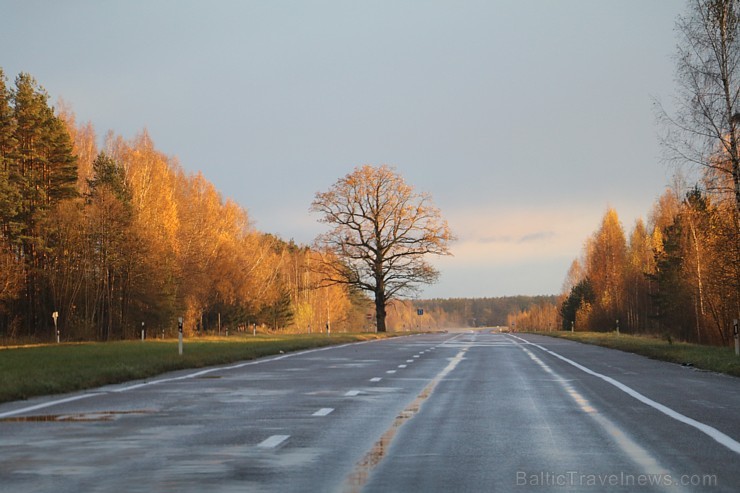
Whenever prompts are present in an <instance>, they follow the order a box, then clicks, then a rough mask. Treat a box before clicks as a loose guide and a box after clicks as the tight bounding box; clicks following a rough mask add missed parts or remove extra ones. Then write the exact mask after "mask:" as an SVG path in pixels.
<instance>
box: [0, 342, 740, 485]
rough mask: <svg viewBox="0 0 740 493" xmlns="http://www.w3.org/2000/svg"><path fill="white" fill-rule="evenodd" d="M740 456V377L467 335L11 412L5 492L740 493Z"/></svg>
mask: <svg viewBox="0 0 740 493" xmlns="http://www.w3.org/2000/svg"><path fill="white" fill-rule="evenodd" d="M738 442H740V379H737V378H733V377H727V376H722V375H717V374H713V373H709V372H702V371H697V370H694V369H690V368H684V367H681V366H680V365H674V364H668V363H661V362H656V361H651V360H648V359H646V358H642V357H639V356H635V355H631V354H627V353H622V352H618V351H612V350H608V349H603V348H598V347H593V346H587V345H582V344H578V343H574V342H570V341H564V340H558V339H550V338H547V337H542V336H534V335H519V334H494V333H490V332H489V331H485V332H469V331H465V332H459V333H446V334H428V335H416V336H411V337H403V338H396V339H389V340H383V341H373V342H366V343H359V344H350V345H344V346H339V347H332V348H323V349H319V350H311V351H303V352H298V353H290V354H285V355H280V356H277V357H272V358H264V359H261V360H256V361H251V362H245V363H241V364H235V365H228V366H223V367H218V368H209V369H206V370H193V371H185V372H177V373H172V374H167V375H163V376H161V377H158V378H155V379H151V380H147V381H139V382H132V383H129V384H124V385H118V386H108V387H104V388H100V389H96V390H91V391H88V392H84V393H78V394H70V395H64V396H54V397H47V398H39V399H32V400H29V401H23V402H13V403H7V404H4V405H0V491H2V492H6V491H7V492H27V491H28V492H30V491H33V492H47V491H48V492H55V493H63V492H113V491H116V492H127V491H134V492H144V491H146V492H158V491H166V492H203V491H208V492H232V491H233V492H252V491H255V492H262V491H269V492H273V491H274V492H284V491H296V492H298V491H300V492H324V491H328V492H331V491H339V492H343V491H346V492H353V491H368V492H384V493H385V492H393V491H403V492H406V491H409V492H411V491H423V492H437V491H438V492H456V491H466V492H477V491H481V492H487V491H504V492H505V491H514V492H516V491H522V492H524V491H543V492H547V491H733V492H734V491H740V443H738Z"/></svg>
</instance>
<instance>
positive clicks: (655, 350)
mask: <svg viewBox="0 0 740 493" xmlns="http://www.w3.org/2000/svg"><path fill="white" fill-rule="evenodd" d="M539 334H541V335H546V336H551V337H559V338H562V339H569V340H571V341H578V342H583V343H586V344H594V345H597V346H603V347H608V348H611V349H618V350H620V351H626V352H630V353H635V354H640V355H642V356H647V357H648V358H651V359H655V360H660V361H668V362H671V363H678V364H682V365H690V366H693V367H695V368H700V369H702V370H709V371H714V372H717V373H725V374H727V375H733V376H736V377H740V357H738V356H735V350H734V348H728V347H717V346H702V345H700V344H690V343H687V342H669V341H667V340H665V339H659V338H657V337H650V336H644V335H639V336H637V335H628V334H617V333H616V332H567V331H564V332H540V333H539Z"/></svg>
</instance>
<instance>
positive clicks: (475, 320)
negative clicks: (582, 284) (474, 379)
mask: <svg viewBox="0 0 740 493" xmlns="http://www.w3.org/2000/svg"><path fill="white" fill-rule="evenodd" d="M556 303H557V296H503V297H500V298H472V299H470V298H451V299H431V300H421V301H419V302H418V303H417V305H418V306H419V308H421V309H423V310H425V311H427V312H432V313H437V312H439V311H443V312H445V313H446V314H447V315H446V316H447V320H449V321H452V322H453V323H454V324H455V325H459V326H463V327H495V326H504V325H508V324H509V323H510V319H509V317H510V316H511V315H515V314H517V313H521V312H525V311H528V310H531V309H532V308H534V307H536V306H543V305H547V304H550V305H555V304H556Z"/></svg>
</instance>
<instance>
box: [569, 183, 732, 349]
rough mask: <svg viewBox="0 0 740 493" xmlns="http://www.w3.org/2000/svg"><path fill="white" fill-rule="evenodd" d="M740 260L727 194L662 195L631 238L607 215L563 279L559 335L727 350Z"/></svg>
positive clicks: (672, 191)
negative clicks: (626, 336)
mask: <svg viewBox="0 0 740 493" xmlns="http://www.w3.org/2000/svg"><path fill="white" fill-rule="evenodd" d="M739 253H740V252H738V248H737V218H736V212H735V206H734V197H733V196H732V194H707V193H705V192H702V191H701V190H700V188H698V187H696V188H691V189H689V190H684V191H680V190H678V189H676V188H672V189H668V190H666V192H665V193H664V194H663V195H662V196H661V197H660V198H659V199H658V200H657V201H656V203H655V204H654V206H653V210H652V212H651V214H650V221H649V222H648V224H647V225H646V224H645V223H644V222H643V221H642V220H638V221H637V222H636V223H635V225H634V226H633V228H632V230H631V232H630V234H629V237H627V236H626V235H625V233H624V229H623V227H622V224H621V223H620V221H619V218H618V216H617V213H616V211H615V210H613V209H609V210H607V212H606V214H605V215H604V218H603V220H602V223H601V226H600V227H599V229H598V230H597V231H596V232H595V233H594V234H593V235H592V236H591V237H590V238H589V239H588V240H587V241H586V244H585V246H584V249H583V253H582V255H581V257H580V258H579V259H576V260H575V261H574V262H573V265H572V267H571V270H570V272H569V275H568V277H567V279H566V282H565V286H564V294H563V298H564V299H563V302H562V304H561V309H560V314H561V320H562V328H563V329H565V330H570V329H571V328H574V329H575V330H596V331H607V330H609V331H610V330H616V329H617V328H619V330H620V331H625V332H632V333H650V334H657V335H662V336H663V337H666V338H668V339H671V340H672V339H679V340H686V341H692V342H700V343H705V344H727V343H729V341H730V340H731V338H732V330H733V327H732V326H733V319H736V318H737V317H738V316H737V314H738V307H739V306H740V297H739V290H738V287H739V286H740V283H739V281H740V270H739V267H740V264H739V263H738V258H740V257H739Z"/></svg>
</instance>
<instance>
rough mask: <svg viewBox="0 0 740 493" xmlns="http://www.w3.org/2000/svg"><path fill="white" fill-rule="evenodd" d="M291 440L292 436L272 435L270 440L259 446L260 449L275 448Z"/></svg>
mask: <svg viewBox="0 0 740 493" xmlns="http://www.w3.org/2000/svg"><path fill="white" fill-rule="evenodd" d="M288 438H290V435H272V436H271V437H270V438H267V439H265V440H263V441H262V442H260V444H259V445H257V446H258V447H260V448H275V447H277V446H278V445H280V444H281V443H283V442H285V440H287V439H288Z"/></svg>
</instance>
